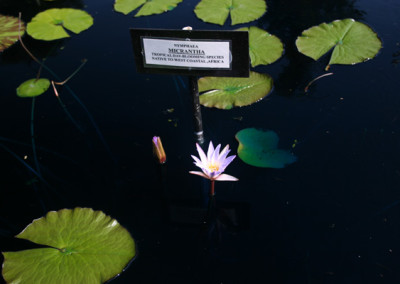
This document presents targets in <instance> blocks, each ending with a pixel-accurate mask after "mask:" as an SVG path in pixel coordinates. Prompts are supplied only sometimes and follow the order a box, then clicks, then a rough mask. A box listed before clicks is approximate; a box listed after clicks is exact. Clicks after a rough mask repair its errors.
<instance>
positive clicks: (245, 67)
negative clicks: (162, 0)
mask: <svg viewBox="0 0 400 284" xmlns="http://www.w3.org/2000/svg"><path fill="white" fill-rule="evenodd" d="M130 34H131V39H132V45H133V53H134V56H135V62H136V68H137V72H139V73H157V74H178V75H188V76H215V77H249V75H250V56H249V35H248V31H212V30H165V29H134V28H132V29H130ZM144 38H155V39H167V40H186V41H188V42H190V41H191V40H194V41H196V40H199V41H201V40H205V41H216V42H218V41H229V42H230V44H231V45H230V48H231V50H230V52H231V68H230V69H215V68H210V69H208V68H190V67H176V66H154V65H153V66H149V65H146V64H145V59H144V51H143V42H142V41H143V39H144Z"/></svg>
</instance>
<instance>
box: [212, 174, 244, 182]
mask: <svg viewBox="0 0 400 284" xmlns="http://www.w3.org/2000/svg"><path fill="white" fill-rule="evenodd" d="M215 180H218V181H238V180H239V179H238V178H235V177H234V176H230V175H227V174H220V175H219V176H218V177H217V178H216V179H215Z"/></svg>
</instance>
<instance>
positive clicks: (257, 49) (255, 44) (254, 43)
mask: <svg viewBox="0 0 400 284" xmlns="http://www.w3.org/2000/svg"><path fill="white" fill-rule="evenodd" d="M238 31H248V32H249V51H250V59H251V66H252V67H256V66H258V65H268V64H271V63H273V62H275V61H276V60H278V59H279V58H280V57H281V56H282V53H283V44H282V42H281V40H280V39H279V38H277V37H276V36H274V35H271V34H270V33H269V32H267V31H265V30H263V29H260V28H258V27H255V26H252V27H249V28H247V27H246V28H240V29H238Z"/></svg>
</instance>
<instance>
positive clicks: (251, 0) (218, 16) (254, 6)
mask: <svg viewBox="0 0 400 284" xmlns="http://www.w3.org/2000/svg"><path fill="white" fill-rule="evenodd" d="M266 11H267V4H266V3H265V1H264V0H202V1H201V2H200V3H199V4H197V6H196V8H195V9H194V12H195V14H196V16H197V17H198V18H200V19H201V20H203V21H204V22H207V23H212V24H218V25H221V26H222V25H223V24H224V23H225V21H226V19H227V18H228V16H229V14H230V15H231V22H232V23H231V24H232V25H237V24H243V23H248V22H251V21H254V20H257V19H258V18H260V17H261V16H262V15H263V14H264V13H265V12H266Z"/></svg>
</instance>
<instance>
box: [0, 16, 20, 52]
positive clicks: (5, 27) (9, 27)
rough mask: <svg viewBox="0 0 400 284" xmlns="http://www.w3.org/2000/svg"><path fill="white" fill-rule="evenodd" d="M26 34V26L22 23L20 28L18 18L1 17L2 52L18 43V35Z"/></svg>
mask: <svg viewBox="0 0 400 284" xmlns="http://www.w3.org/2000/svg"><path fill="white" fill-rule="evenodd" d="M18 31H19V32H18ZM24 32H25V24H24V23H23V22H22V21H21V27H19V22H18V18H15V17H11V16H4V15H0V52H2V51H3V50H5V49H6V48H8V47H10V46H11V45H13V44H14V43H15V42H17V41H18V34H19V35H21V36H22V35H23V34H24Z"/></svg>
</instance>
